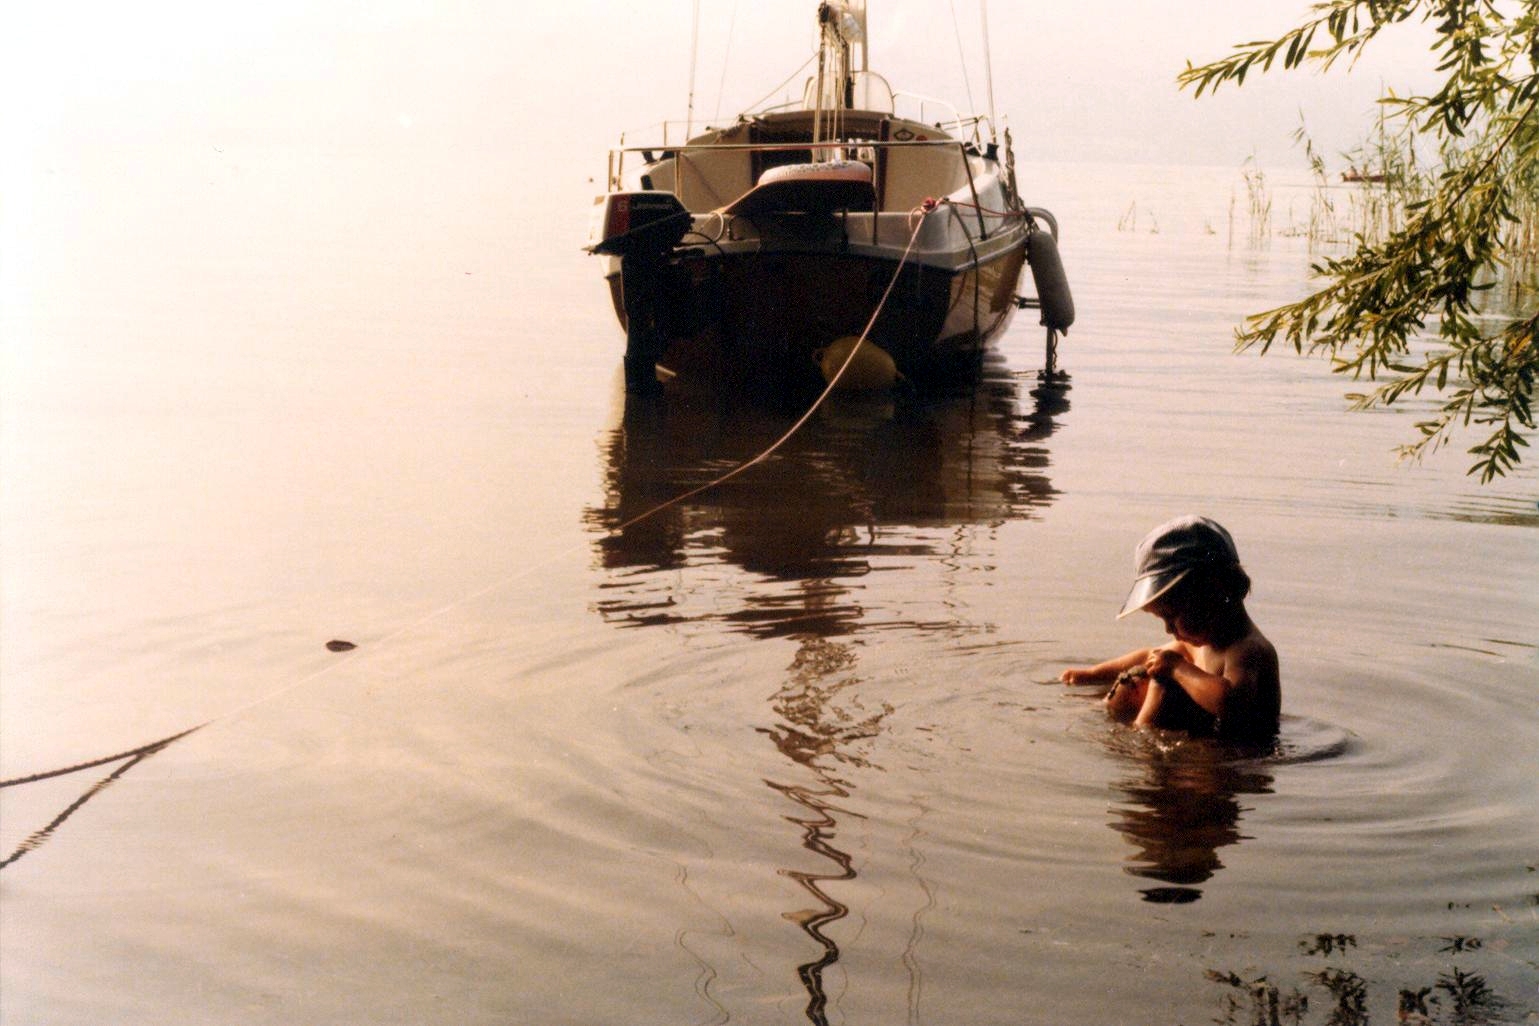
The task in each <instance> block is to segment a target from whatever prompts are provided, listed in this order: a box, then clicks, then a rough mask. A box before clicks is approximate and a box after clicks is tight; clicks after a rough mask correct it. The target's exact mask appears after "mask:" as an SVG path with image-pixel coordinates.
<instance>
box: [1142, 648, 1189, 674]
mask: <svg viewBox="0 0 1539 1026" xmlns="http://www.w3.org/2000/svg"><path fill="white" fill-rule="evenodd" d="M1179 665H1181V656H1180V654H1179V653H1177V652H1174V651H1172V650H1171V649H1168V648H1157V649H1155V650H1154V651H1153V652H1150V653H1149V658H1148V659H1146V660H1145V661H1144V669H1145V670H1147V671H1149V676H1151V677H1154V678H1157V679H1168V678H1169V677H1170V675H1171V674H1173V673H1175V671H1176V667H1177V666H1179Z"/></svg>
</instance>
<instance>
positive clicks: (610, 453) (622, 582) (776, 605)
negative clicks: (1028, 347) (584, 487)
mask: <svg viewBox="0 0 1539 1026" xmlns="http://www.w3.org/2000/svg"><path fill="white" fill-rule="evenodd" d="M1023 406H1024V407H1025V408H1023ZM1067 409H1068V400H1067V397H1066V394H1065V391H1064V390H1063V389H1062V388H1049V389H1038V390H1034V391H1033V392H1031V393H1029V394H1028V395H1026V396H1023V394H1022V392H1021V386H1020V383H1019V382H1018V381H1017V379H1016V378H1015V377H1014V376H1013V375H1012V374H1011V373H1010V372H1009V371H1008V369H1007V368H1005V367H1004V365H1003V363H1002V362H1000V361H998V360H995V361H993V362H990V363H989V364H987V365H986V366H985V368H984V369H983V371H982V372H981V376H980V377H979V379H978V380H977V381H976V382H974V383H971V384H969V385H968V386H967V387H965V388H960V389H958V390H956V391H954V392H952V393H949V394H939V395H935V394H930V395H912V394H893V395H882V396H880V397H863V396H838V395H836V396H833V397H830V399H829V401H828V402H827V403H826V404H825V405H824V406H823V407H822V408H820V409H819V410H818V411H817V413H816V414H815V415H814V416H813V417H812V418H811V419H810V420H809V421H808V423H807V424H806V425H804V426H803V427H802V429H801V430H800V431H798V432H797V433H796V434H795V435H793V436H792V437H791V439H790V440H788V441H787V442H786V443H785V444H784V445H783V446H782V447H781V448H780V449H778V450H777V451H776V452H775V453H774V454H773V455H772V456H771V457H769V458H768V459H766V460H765V461H764V462H762V463H760V464H758V465H756V466H754V467H751V468H749V469H748V470H747V471H746V472H745V473H743V474H741V475H740V476H738V477H735V478H733V479H732V480H730V481H728V482H726V483H724V484H721V485H719V486H717V487H715V488H712V489H710V490H708V491H706V492H704V493H702V494H701V495H698V496H694V497H693V498H690V499H688V500H685V501H682V502H679V503H677V504H675V505H669V506H667V507H666V508H664V509H662V510H660V511H658V512H657V513H655V514H653V515H651V516H648V517H646V518H644V519H642V520H640V521H639V522H638V523H635V524H630V525H629V526H627V527H625V528H624V529H623V530H616V528H617V527H618V526H619V525H622V524H627V523H628V521H630V520H632V519H634V518H636V517H638V516H640V515H641V514H643V513H646V512H647V511H648V510H651V509H653V508H654V507H657V506H659V505H661V504H663V503H665V502H667V501H668V500H670V499H672V498H674V497H675V496H678V495H682V494H684V493H686V492H688V491H690V490H691V489H694V488H698V487H700V486H701V485H704V484H707V483H709V482H711V481H712V480H714V479H715V478H717V477H719V476H720V475H721V474H723V473H725V472H727V471H729V470H731V469H733V468H734V467H737V466H739V465H740V464H742V463H743V462H745V461H747V460H749V459H752V458H753V457H754V456H756V455H758V454H759V453H760V452H762V451H763V450H765V449H767V448H769V447H770V446H771V445H772V444H773V443H774V442H775V440H776V439H777V438H779V437H780V434H781V433H782V432H783V431H784V430H785V429H786V428H787V427H788V426H789V425H790V424H791V423H792V422H793V421H794V420H795V418H796V416H797V415H799V413H800V412H801V411H800V410H799V409H798V410H785V409H775V408H767V407H763V406H757V407H755V406H750V405H745V404H744V403H742V402H741V401H739V400H736V399H733V400H729V399H727V398H726V397H720V396H713V395H709V394H704V395H693V394H678V395H666V396H663V397H646V396H632V395H627V396H626V397H625V404H624V410H623V413H622V415H621V417H620V422H619V423H618V425H617V426H616V427H614V428H613V429H612V430H611V431H610V432H609V433H608V435H607V436H606V438H605V439H604V440H603V442H602V452H603V456H604V459H605V478H606V480H605V485H606V495H605V500H604V504H603V505H602V506H598V507H592V508H590V509H588V510H587V511H586V514H585V519H586V520H587V522H588V523H589V524H590V525H592V526H594V527H596V528H599V529H601V530H603V531H604V532H605V534H604V536H603V537H601V538H600V539H598V541H597V542H596V549H597V557H598V562H599V565H600V567H601V568H602V569H604V570H606V571H608V573H607V574H606V575H605V579H604V581H603V583H602V584H601V588H602V590H603V592H604V595H603V597H602V598H601V599H600V600H599V601H598V602H596V603H595V608H596V610H597V611H598V612H599V613H600V614H601V615H602V616H603V617H604V618H605V619H606V620H608V621H610V622H613V623H616V624H618V625H620V626H646V625H650V624H666V623H679V622H691V621H705V620H714V621H718V622H721V623H724V624H726V625H727V626H728V627H729V628H731V629H734V630H740V631H744V632H746V633H750V634H753V635H756V636H761V637H775V636H786V635H792V634H801V633H814V634H818V635H821V636H830V635H835V634H844V633H849V632H851V631H853V630H855V629H857V625H858V624H859V623H860V622H861V621H862V620H864V619H867V618H869V616H870V613H871V612H872V610H871V609H868V608H866V607H865V606H863V605H862V603H861V601H859V600H857V590H856V589H855V587H854V584H855V582H856V580H857V579H858V578H861V577H863V576H865V575H866V574H869V573H871V572H872V571H873V570H874V569H888V568H891V567H892V566H894V565H901V561H902V560H904V559H905V558H913V559H915V560H918V559H921V558H924V557H927V556H931V555H935V554H938V553H940V552H942V551H943V548H942V546H941V544H939V543H938V536H937V533H936V531H935V529H936V528H944V527H951V526H958V525H989V524H998V523H1002V522H1004V521H1007V520H1014V519H1024V518H1030V517H1032V516H1034V515H1036V513H1037V511H1038V510H1040V509H1041V508H1042V507H1044V506H1046V505H1048V504H1049V503H1051V502H1052V501H1053V499H1054V497H1055V496H1056V495H1057V492H1056V490H1055V489H1054V488H1053V485H1052V483H1051V481H1050V480H1049V478H1048V475H1047V467H1048V463H1049V453H1048V449H1047V448H1046V446H1045V445H1044V443H1045V441H1046V440H1047V439H1048V437H1049V436H1050V435H1051V434H1052V432H1053V430H1054V428H1055V426H1056V423H1057V418H1058V417H1059V416H1061V415H1062V414H1063V413H1064V412H1065V411H1066V410H1067ZM686 567H689V568H695V569H696V570H698V571H699V572H697V573H691V574H687V575H683V576H682V577H681V576H680V575H678V574H661V573H658V571H677V570H680V569H683V568H686ZM723 567H728V568H730V567H735V568H739V569H741V570H744V571H747V572H748V573H749V574H751V575H753V576H754V578H755V579H754V580H751V581H744V580H743V579H741V578H732V577H731V575H730V574H728V573H726V572H725V571H724V570H723V569H721V568H723ZM859 594H860V597H861V598H869V594H868V593H867V592H860V593H859ZM883 612H884V613H891V612H892V611H891V610H884V611H883Z"/></svg>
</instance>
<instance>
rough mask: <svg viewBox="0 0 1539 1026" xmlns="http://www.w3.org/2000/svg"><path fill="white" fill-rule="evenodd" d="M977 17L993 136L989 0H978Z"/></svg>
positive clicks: (991, 48)
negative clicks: (981, 26) (981, 41)
mask: <svg viewBox="0 0 1539 1026" xmlns="http://www.w3.org/2000/svg"><path fill="white" fill-rule="evenodd" d="M978 18H979V20H980V21H982V22H983V78H984V80H985V81H986V82H988V86H989V138H990V139H993V138H994V132H995V128H994V59H993V56H992V51H993V49H994V47H993V45H992V44H991V43H990V42H989V0H978Z"/></svg>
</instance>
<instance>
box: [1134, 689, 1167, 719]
mask: <svg viewBox="0 0 1539 1026" xmlns="http://www.w3.org/2000/svg"><path fill="white" fill-rule="evenodd" d="M1154 685H1155V680H1154V678H1153V677H1150V678H1149V687H1148V688H1147V689H1146V690H1145V691H1144V704H1143V705H1142V706H1140V707H1139V709H1138V715H1137V716H1135V717H1133V726H1135V727H1152V726H1154V723H1155V720H1156V719H1157V718H1158V717H1159V715H1160V706H1162V705H1163V704H1164V703H1165V689H1164V688H1162V687H1156V686H1154Z"/></svg>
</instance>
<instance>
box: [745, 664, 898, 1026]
mask: <svg viewBox="0 0 1539 1026" xmlns="http://www.w3.org/2000/svg"><path fill="white" fill-rule="evenodd" d="M855 658H856V657H855V652H854V649H853V647H852V646H851V645H849V644H848V643H841V642H837V641H830V640H828V639H826V638H819V637H815V636H809V637H806V638H803V639H802V642H801V647H800V648H799V649H798V651H797V654H796V659H795V660H794V661H793V662H792V664H791V667H790V677H789V679H788V680H787V682H786V684H785V685H784V686H783V687H782V688H781V689H780V691H779V692H777V693H776V695H775V697H774V698H773V699H772V701H771V706H772V708H773V709H774V711H775V714H776V723H775V725H774V726H772V727H769V728H764V729H762V731H761V732H762V733H765V734H767V735H769V737H770V739H771V740H772V741H774V743H775V747H776V748H778V749H779V750H780V752H781V754H783V755H785V756H786V758H788V759H790V760H791V761H792V762H793V763H795V764H797V765H798V766H801V767H803V768H805V769H806V770H808V771H810V772H811V774H812V777H813V779H814V780H815V781H816V784H814V785H812V786H808V785H807V784H788V783H781V782H777V781H774V780H766V781H765V784H766V785H768V786H769V787H770V788H771V789H772V790H774V791H776V792H778V793H779V794H781V795H784V796H785V797H786V798H789V799H790V800H791V801H792V802H794V803H796V804H797V805H798V806H800V807H801V809H803V810H805V811H804V812H798V813H795V814H792V815H788V816H786V819H787V820H788V821H789V822H791V823H794V824H795V825H796V826H797V828H798V829H800V830H801V839H802V847H803V848H805V849H807V850H808V851H810V852H812V853H813V854H815V855H817V856H819V857H820V858H822V859H824V860H826V861H827V862H829V863H831V868H830V870H826V871H824V872H808V871H806V870H801V869H781V870H780V873H781V875H783V876H785V877H788V878H789V879H791V880H794V881H796V883H797V884H799V885H800V886H801V888H802V889H803V890H805V891H806V892H807V893H808V894H809V895H811V896H812V899H813V902H814V904H813V906H812V907H811V908H806V909H798V910H795V911H792V912H787V913H785V917H786V918H787V919H789V920H790V921H791V922H793V923H795V924H796V925H797V926H798V927H800V928H801V930H802V931H803V932H804V933H806V934H807V936H808V937H810V938H811V939H812V940H813V942H814V943H815V944H816V945H817V946H818V948H819V949H821V954H820V955H819V956H818V957H817V958H815V959H813V960H812V961H810V962H806V963H804V964H802V965H799V966H797V968H796V973H797V976H798V977H799V978H800V980H801V983H802V986H803V987H804V988H805V989H806V991H807V1018H808V1020H809V1021H811V1022H813V1023H815V1024H817V1026H825V1024H826V1023H827V1022H828V1018H827V1013H826V1010H827V1006H828V992H827V990H826V989H825V987H824V985H823V974H824V972H825V971H826V970H827V969H828V968H829V967H830V966H832V965H834V964H835V963H836V962H838V961H839V945H838V944H837V943H836V942H835V941H834V940H833V938H832V937H830V936H829V935H828V933H827V932H826V929H825V928H826V927H828V926H829V925H831V924H833V923H836V922H838V921H839V920H841V919H843V918H845V916H847V915H849V911H850V909H849V906H848V905H846V904H845V903H844V902H842V901H840V900H839V899H838V898H837V897H836V896H835V895H834V894H833V893H831V890H830V887H829V885H830V884H833V883H838V882H841V881H849V880H854V879H855V876H856V874H855V866H854V860H853V858H852V857H851V855H850V853H848V852H846V851H844V850H842V849H841V848H839V847H838V846H837V844H836V843H835V841H836V839H837V837H838V832H839V817H841V816H844V817H850V816H858V815H859V814H858V813H855V812H852V811H850V810H849V809H844V808H841V807H840V806H839V805H838V802H839V801H841V800H842V799H846V798H849V797H850V795H851V793H852V791H853V785H852V784H851V783H850V781H848V780H846V779H844V778H843V777H842V776H841V775H840V773H839V772H838V769H837V767H839V766H854V767H870V766H871V765H872V764H871V763H870V761H869V760H868V758H867V756H866V755H865V754H864V752H863V747H864V745H865V743H866V742H868V741H870V740H871V739H874V738H875V737H877V736H878V735H879V734H880V733H881V730H882V721H883V720H884V719H885V718H886V717H887V716H888V714H890V713H891V712H892V706H890V705H888V704H887V703H885V702H884V703H882V704H881V706H880V707H878V708H875V709H871V708H867V707H865V705H864V704H863V703H862V702H861V699H860V696H859V694H858V691H857V689H856V688H855V685H857V684H858V683H859V678H858V677H855V676H853V675H848V674H846V671H848V670H850V669H852V668H853V666H854V663H855Z"/></svg>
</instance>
